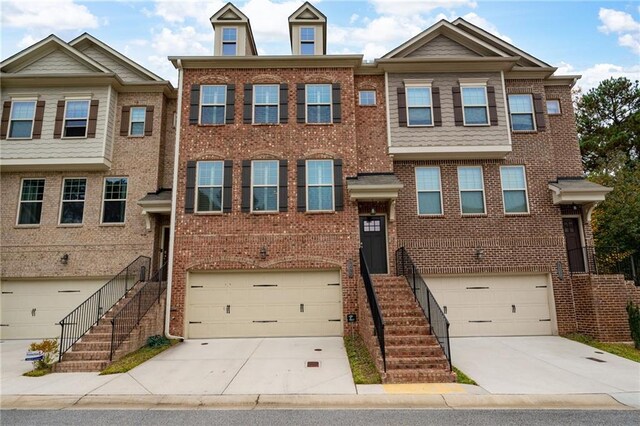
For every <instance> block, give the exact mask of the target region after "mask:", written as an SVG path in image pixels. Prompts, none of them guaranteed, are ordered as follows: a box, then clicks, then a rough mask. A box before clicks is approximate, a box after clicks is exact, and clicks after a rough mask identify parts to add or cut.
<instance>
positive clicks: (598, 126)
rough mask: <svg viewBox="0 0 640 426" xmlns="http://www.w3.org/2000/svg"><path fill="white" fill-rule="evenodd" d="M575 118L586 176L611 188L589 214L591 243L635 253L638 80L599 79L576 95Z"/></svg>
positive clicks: (639, 191)
mask: <svg viewBox="0 0 640 426" xmlns="http://www.w3.org/2000/svg"><path fill="white" fill-rule="evenodd" d="M576 120H577V124H578V134H579V137H580V151H581V153H582V161H583V164H584V167H585V169H586V171H587V175H588V178H589V179H590V180H592V181H594V182H596V183H599V184H601V185H605V186H609V187H613V188H614V189H613V191H612V192H611V193H609V195H608V196H607V198H606V200H605V201H604V202H602V203H601V204H600V205H599V206H598V207H597V209H596V211H595V212H594V214H593V231H594V238H595V241H596V245H597V246H601V247H603V246H613V247H618V248H619V249H621V250H623V251H627V252H635V253H640V164H639V163H640V161H639V158H638V155H639V154H640V148H639V146H640V87H639V85H638V81H635V82H632V81H631V80H629V79H627V78H624V77H621V78H610V79H608V80H604V81H602V82H601V83H600V85H599V86H598V87H596V88H594V89H591V90H590V91H589V92H587V93H586V94H585V95H583V96H582V97H580V98H578V100H577V102H576Z"/></svg>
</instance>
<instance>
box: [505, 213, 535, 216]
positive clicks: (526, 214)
mask: <svg viewBox="0 0 640 426" xmlns="http://www.w3.org/2000/svg"><path fill="white" fill-rule="evenodd" d="M527 216H531V213H505V214H504V217H527Z"/></svg>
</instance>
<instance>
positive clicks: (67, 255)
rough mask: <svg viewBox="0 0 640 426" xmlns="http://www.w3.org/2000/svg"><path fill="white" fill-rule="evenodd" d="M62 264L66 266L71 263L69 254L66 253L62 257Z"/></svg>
mask: <svg viewBox="0 0 640 426" xmlns="http://www.w3.org/2000/svg"><path fill="white" fill-rule="evenodd" d="M60 263H62V264H63V265H66V264H67V263H69V254H68V253H65V254H63V255H62V257H61V258H60Z"/></svg>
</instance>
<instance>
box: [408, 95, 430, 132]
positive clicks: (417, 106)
mask: <svg viewBox="0 0 640 426" xmlns="http://www.w3.org/2000/svg"><path fill="white" fill-rule="evenodd" d="M409 89H428V90H429V103H430V104H429V105H413V106H411V108H429V112H430V113H431V124H411V122H410V120H409ZM405 96H406V101H405V108H406V110H407V127H434V126H435V123H434V121H433V91H432V90H431V84H405Z"/></svg>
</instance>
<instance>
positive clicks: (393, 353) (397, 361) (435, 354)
mask: <svg viewBox="0 0 640 426" xmlns="http://www.w3.org/2000/svg"><path fill="white" fill-rule="evenodd" d="M372 278H373V283H374V289H375V292H376V297H377V299H378V303H379V305H380V309H381V310H382V315H383V317H384V322H385V333H384V335H385V346H386V356H387V372H386V374H383V376H384V377H383V380H384V382H385V383H447V382H454V381H455V378H456V376H455V373H453V372H452V371H450V370H449V362H448V361H447V358H446V357H445V355H444V352H443V351H442V348H441V347H440V345H439V343H438V341H437V340H436V338H435V336H433V335H431V334H429V324H428V323H427V320H426V318H425V316H424V313H423V312H422V309H421V308H420V306H419V305H418V302H416V301H415V298H414V296H413V292H412V291H411V288H410V287H409V285H408V283H407V280H406V279H405V278H404V277H396V276H386V275H373V276H372ZM379 358H380V359H379V360H378V361H379V363H378V364H379V365H381V364H382V359H381V357H380V356H379Z"/></svg>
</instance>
